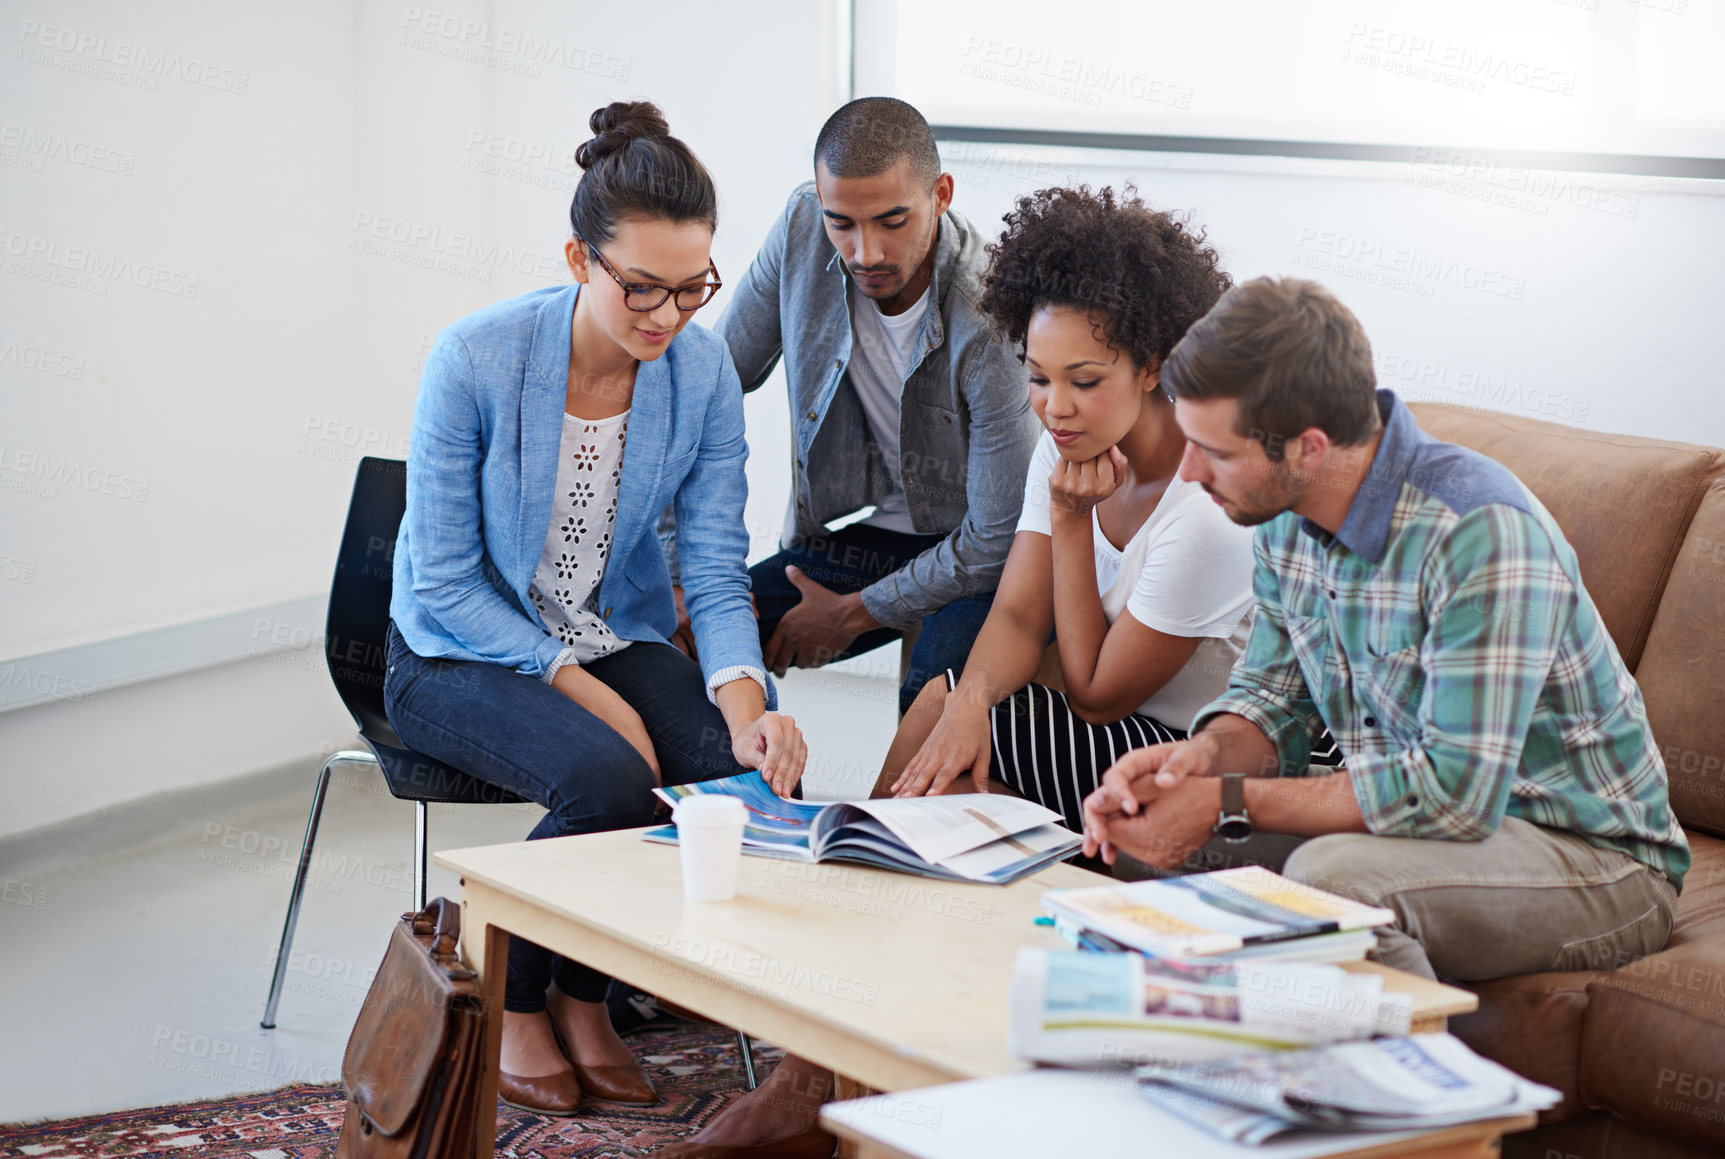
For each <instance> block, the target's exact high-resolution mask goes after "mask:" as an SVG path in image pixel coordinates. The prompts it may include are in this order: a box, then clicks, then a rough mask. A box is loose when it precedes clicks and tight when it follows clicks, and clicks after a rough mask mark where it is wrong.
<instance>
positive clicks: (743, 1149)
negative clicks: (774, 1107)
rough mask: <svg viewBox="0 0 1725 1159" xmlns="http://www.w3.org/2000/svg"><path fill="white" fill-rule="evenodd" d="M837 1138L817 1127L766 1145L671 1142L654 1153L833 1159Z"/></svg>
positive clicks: (684, 1158)
mask: <svg viewBox="0 0 1725 1159" xmlns="http://www.w3.org/2000/svg"><path fill="white" fill-rule="evenodd" d="M836 1146H838V1138H837V1137H836V1136H834V1135H830V1134H828V1133H827V1132H825V1131H823V1130H821V1129H820V1128H819V1127H805V1128H804V1129H803V1130H801V1131H798V1132H797V1133H796V1134H795V1135H786V1136H785V1137H784V1138H783V1139H771V1140H768V1141H767V1142H765V1143H747V1144H724V1143H673V1144H671V1146H669V1147H665V1148H662V1149H661V1150H658V1151H655V1152H654V1153H653V1154H654V1155H655V1156H663V1157H664V1159H832V1153H833V1148H834V1147H836Z"/></svg>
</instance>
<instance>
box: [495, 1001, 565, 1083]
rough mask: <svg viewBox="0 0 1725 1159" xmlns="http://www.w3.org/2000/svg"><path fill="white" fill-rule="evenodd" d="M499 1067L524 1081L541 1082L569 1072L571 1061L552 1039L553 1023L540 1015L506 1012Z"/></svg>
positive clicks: (545, 1016)
mask: <svg viewBox="0 0 1725 1159" xmlns="http://www.w3.org/2000/svg"><path fill="white" fill-rule="evenodd" d="M497 1065H498V1067H499V1069H501V1070H504V1071H506V1072H508V1073H509V1074H512V1075H519V1076H520V1077H522V1078H541V1077H543V1076H545V1075H553V1074H560V1073H562V1072H564V1071H567V1070H568V1069H569V1060H568V1059H566V1058H564V1057H563V1052H562V1051H561V1050H559V1049H558V1047H557V1040H556V1039H555V1038H553V1037H552V1036H551V1019H550V1018H549V1017H548V1016H547V1015H546V1013H545V1012H544V1011H543V1010H541V1011H540V1012H539V1013H537V1014H517V1013H516V1012H515V1011H513V1010H505V1011H504V1012H503V1050H502V1053H501V1056H500V1057H499V1059H498V1064H497Z"/></svg>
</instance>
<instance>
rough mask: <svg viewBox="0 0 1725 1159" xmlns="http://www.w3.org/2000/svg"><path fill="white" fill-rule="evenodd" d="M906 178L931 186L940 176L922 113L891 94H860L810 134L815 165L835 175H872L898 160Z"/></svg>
mask: <svg viewBox="0 0 1725 1159" xmlns="http://www.w3.org/2000/svg"><path fill="white" fill-rule="evenodd" d="M900 158H903V159H905V160H907V161H909V162H910V172H911V176H913V177H915V178H916V179H917V180H918V181H920V182H921V183H922V184H924V185H926V186H927V187H928V188H930V189H933V188H934V183H935V181H936V180H937V179H938V178H939V177H940V151H939V150H938V149H936V148H935V144H934V130H932V129H930V128H929V127H928V122H927V121H925V120H923V118H922V114H921V113H919V112H917V111H916V109H915V108H914V107H913V106H911V105H908V104H906V103H905V102H903V101H901V100H899V99H897V98H896V97H860V98H858V99H857V100H854V101H852V102H851V103H850V104H848V105H845V106H844V107H843V108H841V109H839V111H838V112H836V113H834V114H833V115H832V116H830V117H828V118H827V123H826V124H824V125H822V126H821V131H820V135H819V136H818V137H816V138H815V168H816V169H817V170H819V169H825V170H826V171H827V172H828V173H830V174H832V175H833V176H834V177H874V176H876V175H877V174H881V173H885V172H886V171H887V170H888V169H891V168H892V167H893V166H894V165H896V164H898V162H899V159H900Z"/></svg>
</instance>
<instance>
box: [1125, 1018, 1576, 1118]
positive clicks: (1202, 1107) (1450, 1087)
mask: <svg viewBox="0 0 1725 1159" xmlns="http://www.w3.org/2000/svg"><path fill="white" fill-rule="evenodd" d="M1137 1074H1138V1078H1139V1087H1138V1091H1139V1094H1140V1095H1142V1096H1143V1097H1144V1098H1145V1099H1146V1100H1148V1101H1149V1102H1151V1103H1154V1104H1155V1105H1156V1106H1158V1107H1161V1108H1162V1109H1164V1110H1166V1111H1168V1112H1169V1113H1171V1114H1174V1115H1178V1116H1180V1117H1181V1118H1183V1119H1185V1120H1187V1121H1188V1122H1191V1123H1194V1124H1196V1125H1197V1126H1200V1127H1203V1128H1205V1129H1207V1130H1209V1131H1211V1132H1212V1133H1214V1134H1215V1135H1217V1136H1219V1137H1221V1138H1224V1139H1229V1140H1232V1141H1233V1142H1236V1143H1248V1144H1252V1143H1262V1142H1264V1141H1265V1140H1267V1139H1272V1138H1275V1137H1276V1136H1278V1135H1280V1134H1283V1133H1284V1132H1287V1131H1293V1130H1301V1129H1306V1130H1322V1131H1402V1130H1416V1129H1417V1130H1426V1129H1430V1128H1433V1127H1447V1126H1450V1125H1453V1124H1456V1123H1471V1122H1475V1121H1477V1120H1480V1119H1495V1118H1502V1117H1504V1116H1507V1115H1520V1114H1524V1113H1529V1112H1533V1111H1542V1110H1545V1109H1546V1108H1547V1107H1552V1106H1556V1105H1557V1102H1558V1100H1559V1099H1561V1098H1562V1095H1561V1094H1560V1093H1559V1092H1557V1091H1554V1090H1552V1089H1551V1088H1550V1087H1546V1086H1540V1085H1539V1084H1538V1083H1533V1082H1529V1081H1527V1080H1526V1079H1524V1078H1522V1077H1521V1076H1520V1075H1518V1074H1516V1073H1515V1072H1513V1071H1510V1070H1506V1069H1505V1068H1504V1067H1501V1066H1499V1065H1498V1064H1497V1063H1495V1062H1492V1061H1491V1060H1489V1059H1484V1058H1481V1057H1480V1056H1479V1055H1477V1054H1475V1053H1474V1052H1473V1051H1471V1050H1469V1049H1468V1048H1467V1046H1466V1045H1465V1044H1463V1043H1462V1041H1461V1040H1460V1039H1459V1038H1455V1037H1453V1036H1451V1035H1449V1034H1416V1035H1412V1036H1409V1037H1402V1038H1379V1039H1373V1040H1372V1041H1370V1042H1344V1043H1338V1044H1335V1045H1331V1046H1320V1047H1313V1048H1310V1049H1307V1050H1295V1051H1281V1052H1276V1053H1255V1054H1241V1055H1239V1056H1237V1057H1235V1058H1232V1059H1229V1060H1227V1061H1224V1062H1217V1063H1199V1064H1192V1063H1186V1064H1172V1065H1170V1064H1166V1063H1152V1064H1150V1065H1148V1066H1143V1067H1140V1068H1139V1069H1138V1072H1137Z"/></svg>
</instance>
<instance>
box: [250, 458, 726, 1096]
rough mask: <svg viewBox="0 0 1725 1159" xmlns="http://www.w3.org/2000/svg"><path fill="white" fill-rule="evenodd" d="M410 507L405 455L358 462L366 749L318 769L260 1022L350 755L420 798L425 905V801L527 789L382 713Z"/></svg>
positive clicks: (334, 645) (350, 644)
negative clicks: (481, 771) (429, 751)
mask: <svg viewBox="0 0 1725 1159" xmlns="http://www.w3.org/2000/svg"><path fill="white" fill-rule="evenodd" d="M406 511H407V464H406V463H404V462H402V461H401V460H400V459H377V458H372V457H371V456H369V455H368V456H367V457H365V458H363V459H361V460H360V461H359V473H358V476H357V477H356V478H355V479H354V481H353V498H352V500H350V501H349V503H348V505H347V527H346V529H345V530H343V532H342V534H341V552H340V554H338V555H337V556H336V560H335V579H334V580H333V581H332V582H331V583H330V588H329V615H328V617H327V618H326V619H325V621H324V649H323V650H324V659H325V660H326V661H327V662H328V663H329V674H330V678H331V679H332V680H334V681H335V690H336V693H337V695H339V696H340V697H341V702H342V704H344V705H346V706H347V710H348V712H349V713H351V714H352V716H353V721H354V723H355V724H356V725H358V726H359V738H360V740H362V741H364V742H365V745H366V748H368V749H370V750H371V751H369V752H365V751H361V750H359V749H343V750H341V751H340V752H337V753H334V754H332V755H331V756H330V758H329V759H328V760H326V761H324V763H323V768H321V769H319V770H318V774H317V787H316V788H315V789H313V790H312V797H311V816H309V817H308V818H307V819H306V824H305V843H304V844H303V845H302V846H300V851H299V869H298V870H297V871H296V872H295V873H294V879H293V893H292V895H291V896H289V898H288V911H287V921H286V922H284V923H283V925H282V940H281V946H280V948H279V949H277V950H276V966H275V972H274V973H273V974H271V976H270V996H269V1001H268V1003H266V1004H265V1006H264V1017H263V1021H262V1022H261V1023H260V1025H261V1026H263V1027H264V1029H266V1030H273V1029H275V1024H276V1004H277V1003H278V1002H280V1001H281V993H282V983H283V982H284V981H285V980H286V978H287V965H288V955H289V952H290V951H291V950H292V949H293V935H294V929H295V927H296V926H298V925H299V907H300V900H301V899H302V898H303V896H304V895H305V881H306V876H307V873H308V872H309V870H310V869H311V850H312V843H313V842H315V841H316V840H317V825H318V821H319V819H321V818H322V816H323V801H324V795H325V793H326V792H327V791H328V789H329V774H330V770H331V769H332V768H334V767H335V766H336V765H339V764H343V763H345V762H351V763H354V764H365V765H377V766H379V767H381V768H382V769H383V777H384V781H385V782H386V783H387V784H388V786H389V791H390V793H391V795H393V796H395V797H399V798H401V799H402V800H404V801H412V802H413V804H414V817H413V908H414V910H415V911H416V912H417V911H419V910H422V909H424V908H425V865H426V862H425V855H426V829H425V820H426V804H427V803H428V802H431V801H448V802H452V803H456V804H484V805H500V804H508V803H510V802H514V801H520V800H522V799H523V798H521V797H518V796H516V795H515V794H514V793H511V792H509V791H508V790H506V789H500V788H498V787H497V786H496V785H488V784H486V783H485V782H484V781H477V780H474V779H473V778H472V777H470V776H468V775H467V774H466V773H463V772H459V771H457V770H455V769H452V768H450V767H449V766H448V765H446V764H444V763H443V762H441V761H435V760H432V759H431V758H430V757H428V756H426V755H425V754H424V753H419V752H415V751H413V750H412V749H410V748H408V747H407V746H406V745H404V744H402V743H401V738H400V737H398V736H396V735H395V730H394V729H393V728H391V727H390V726H389V720H388V718H387V717H386V716H385V715H384V712H383V674H384V671H385V669H386V668H387V667H388V665H387V663H386V662H385V659H384V657H385V655H386V651H387V650H386V648H385V644H384V640H385V637H386V636H387V635H388V634H389V596H390V590H391V579H392V577H393V575H394V572H395V536H396V532H397V531H398V530H400V528H401V517H402V515H403V514H404V513H405V512H406ZM737 1044H738V1046H739V1047H740V1048H741V1051H742V1056H743V1074H744V1081H745V1083H746V1085H747V1087H748V1089H749V1090H754V1089H755V1059H754V1054H753V1052H752V1051H751V1050H750V1049H749V1038H748V1035H746V1034H744V1033H743V1032H742V1031H740V1030H739V1031H738V1032H737Z"/></svg>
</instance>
